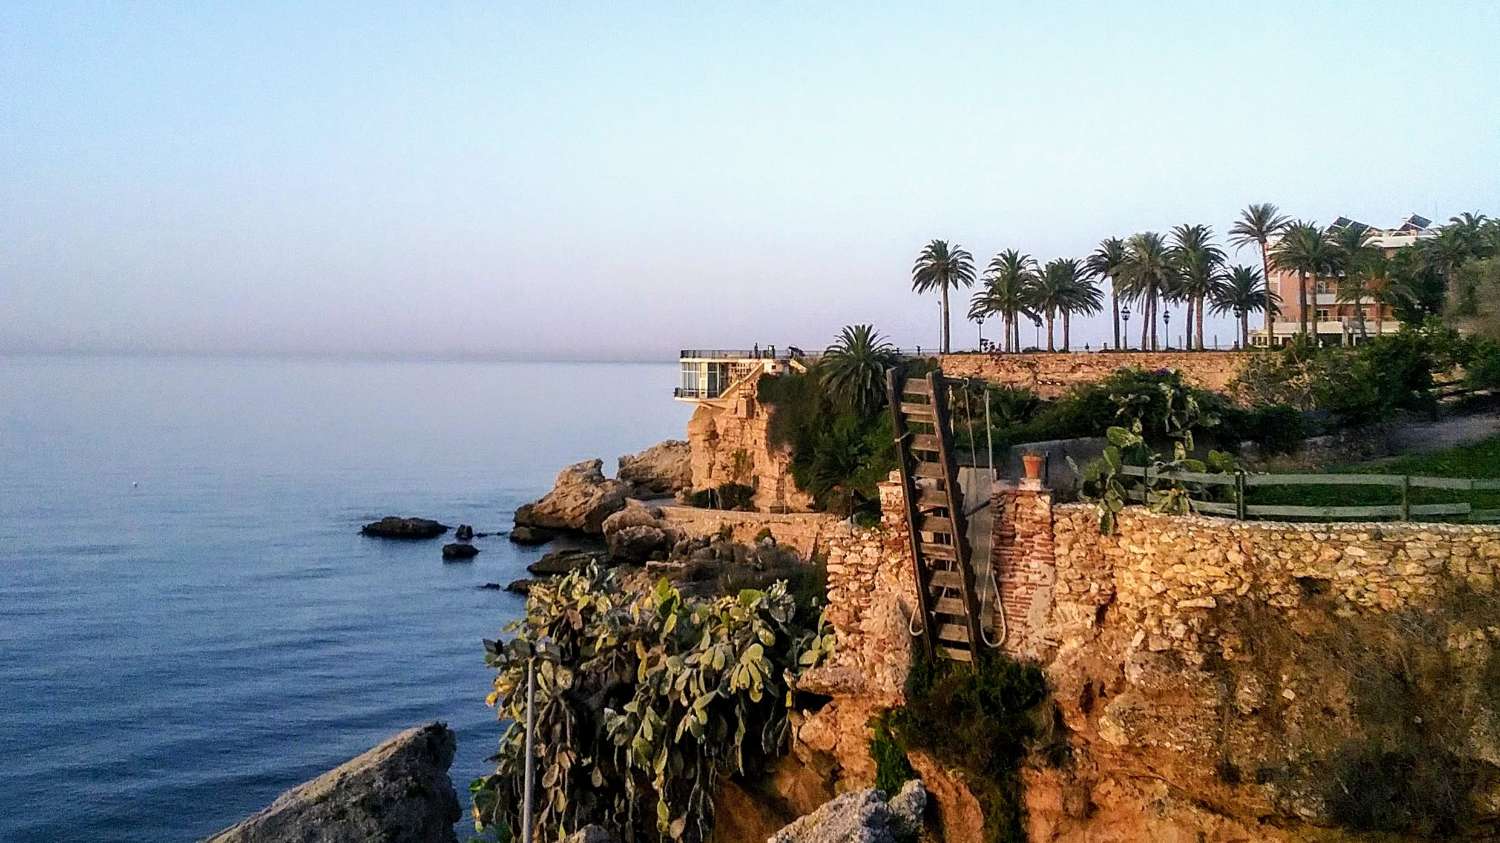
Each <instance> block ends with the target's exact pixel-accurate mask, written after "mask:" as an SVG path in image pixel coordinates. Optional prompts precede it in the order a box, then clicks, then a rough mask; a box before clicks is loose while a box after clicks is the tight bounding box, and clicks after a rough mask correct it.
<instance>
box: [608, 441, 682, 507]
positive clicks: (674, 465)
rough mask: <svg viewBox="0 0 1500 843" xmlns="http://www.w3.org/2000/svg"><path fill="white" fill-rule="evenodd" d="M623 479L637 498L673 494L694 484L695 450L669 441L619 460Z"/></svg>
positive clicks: (619, 474)
mask: <svg viewBox="0 0 1500 843" xmlns="http://www.w3.org/2000/svg"><path fill="white" fill-rule="evenodd" d="M617 476H618V477H619V478H620V480H622V481H624V482H626V483H629V484H630V486H631V488H632V490H633V491H634V492H635V493H636V494H637V495H673V494H676V493H677V492H679V491H681V490H683V489H686V488H688V487H689V486H691V485H693V463H692V451H691V449H690V448H689V447H688V443H686V442H684V441H682V440H680V439H668V440H667V441H665V442H658V443H657V444H655V445H652V446H651V447H649V448H647V449H646V450H644V451H641V452H640V453H638V454H627V455H625V456H623V457H620V470H619V472H618V474H617Z"/></svg>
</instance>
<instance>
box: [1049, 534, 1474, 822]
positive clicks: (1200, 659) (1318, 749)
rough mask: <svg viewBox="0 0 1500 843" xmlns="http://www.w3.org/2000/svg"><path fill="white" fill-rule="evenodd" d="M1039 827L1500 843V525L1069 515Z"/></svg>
mask: <svg viewBox="0 0 1500 843" xmlns="http://www.w3.org/2000/svg"><path fill="white" fill-rule="evenodd" d="M1054 530H1055V544H1056V546H1055V550H1054V555H1055V559H1056V562H1057V567H1056V573H1057V577H1056V583H1055V585H1054V588H1055V591H1056V598H1055V602H1054V604H1053V607H1052V611H1051V614H1050V618H1049V626H1048V627H1047V628H1045V629H1043V630H1041V631H1040V632H1039V634H1038V635H1037V636H1036V640H1039V641H1045V642H1050V644H1049V645H1047V646H1046V647H1045V649H1043V650H1042V651H1041V652H1039V653H1037V655H1039V656H1040V657H1041V659H1042V661H1043V664H1044V666H1045V671H1046V673H1047V676H1048V679H1049V682H1050V683H1051V685H1052V687H1053V691H1054V696H1055V699H1056V701H1057V703H1058V705H1059V706H1060V708H1061V709H1062V712H1063V715H1064V718H1065V721H1066V724H1067V726H1068V728H1069V730H1070V731H1071V744H1072V749H1073V761H1072V764H1071V765H1068V766H1065V767H1064V768H1062V769H1058V770H1042V769H1040V768H1038V769H1033V770H1029V771H1028V772H1027V778H1026V784H1027V791H1026V794H1027V805H1028V809H1029V814H1030V836H1031V839H1032V840H1035V841H1083V840H1090V841H1096V840H1144V839H1154V840H1177V839H1180V840H1226V841H1228V840H1245V841H1251V840H1344V839H1351V840H1352V839H1356V838H1361V839H1362V838H1363V835H1365V834H1367V833H1369V832H1386V833H1388V834H1390V835H1392V836H1391V837H1390V838H1387V839H1412V840H1419V839H1453V838H1462V837H1469V838H1473V839H1494V835H1495V834H1496V832H1497V822H1500V683H1497V682H1496V679H1497V678H1500V608H1497V606H1496V604H1495V601H1494V599H1493V588H1494V576H1495V567H1496V565H1497V564H1500V533H1497V531H1495V530H1494V529H1492V528H1473V527H1446V526H1435V525H1389V524H1388V525H1373V524H1365V525H1335V526H1332V527H1330V526H1329V525H1288V524H1281V525H1277V524H1240V523H1236V522H1228V521H1224V520H1222V519H1207V518H1195V517H1183V518H1170V517H1164V516H1155V515H1151V514H1149V513H1144V512H1136V511H1134V510H1132V511H1129V512H1127V513H1126V516H1125V518H1124V519H1123V520H1122V523H1121V526H1120V530H1119V534H1118V535H1116V536H1109V537H1101V536H1099V535H1098V528H1097V523H1096V521H1095V519H1094V514H1093V512H1092V510H1091V509H1090V508H1088V507H1058V508H1057V510H1056V513H1055V521H1054Z"/></svg>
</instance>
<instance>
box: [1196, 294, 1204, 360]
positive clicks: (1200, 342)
mask: <svg viewBox="0 0 1500 843" xmlns="http://www.w3.org/2000/svg"><path fill="white" fill-rule="evenodd" d="M1203 299H1204V296H1203V294H1202V293H1199V294H1198V309H1197V311H1195V312H1196V313H1197V315H1198V350H1199V351H1202V350H1203Z"/></svg>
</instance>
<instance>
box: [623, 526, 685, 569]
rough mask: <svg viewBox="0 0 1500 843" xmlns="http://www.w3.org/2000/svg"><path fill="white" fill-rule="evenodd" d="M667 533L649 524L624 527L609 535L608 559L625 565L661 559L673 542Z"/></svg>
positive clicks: (672, 538)
mask: <svg viewBox="0 0 1500 843" xmlns="http://www.w3.org/2000/svg"><path fill="white" fill-rule="evenodd" d="M675 538H676V537H675V536H673V535H672V534H671V533H669V532H668V531H666V530H664V529H662V528H661V527H655V526H652V525H650V524H642V525H639V526H635V527H626V528H624V529H621V530H616V531H614V532H612V533H610V534H609V558H610V559H612V560H613V561H615V562H618V563H622V564H627V565H639V564H641V563H643V562H645V561H647V560H648V559H662V558H665V557H666V555H667V551H668V550H670V549H671V547H672V544H673V542H674V540H675Z"/></svg>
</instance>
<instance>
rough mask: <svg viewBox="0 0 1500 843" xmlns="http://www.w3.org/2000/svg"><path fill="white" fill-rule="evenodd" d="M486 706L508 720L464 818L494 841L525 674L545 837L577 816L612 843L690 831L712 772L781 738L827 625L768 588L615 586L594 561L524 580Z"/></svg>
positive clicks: (509, 827) (502, 830)
mask: <svg viewBox="0 0 1500 843" xmlns="http://www.w3.org/2000/svg"><path fill="white" fill-rule="evenodd" d="M509 630H510V631H513V632H514V633H515V636H514V638H513V639H512V640H511V641H509V642H507V643H498V642H493V641H487V642H485V648H486V651H487V656H486V661H487V662H488V664H490V665H491V666H492V667H494V668H496V669H497V670H498V674H497V675H496V677H495V680H494V690H493V692H492V693H491V694H490V697H489V700H488V701H489V703H490V704H491V705H495V706H496V707H497V709H498V714H499V716H500V717H501V719H502V720H508V721H510V725H509V726H508V727H507V728H506V730H505V732H504V734H503V735H502V737H501V739H500V750H499V752H498V753H497V755H496V757H495V760H496V762H497V767H496V771H495V773H494V774H493V775H489V776H485V777H483V778H480V779H477V780H475V781H474V783H473V784H472V785H471V787H470V790H471V792H472V793H473V796H474V808H473V812H474V820H475V825H476V828H478V829H479V830H480V831H486V830H489V831H492V832H494V833H496V834H497V835H498V836H500V837H501V838H502V839H503V838H506V837H508V836H513V835H514V834H515V833H516V832H517V831H518V830H519V828H520V815H521V802H522V773H523V769H524V764H523V762H524V758H525V740H526V734H525V728H524V724H525V715H526V690H525V689H526V671H527V664H528V662H533V661H534V664H535V671H536V705H535V718H536V727H535V728H536V731H535V736H536V746H537V753H538V758H537V778H538V784H539V787H538V790H537V798H536V810H535V822H536V824H537V827H538V828H540V829H542V830H543V832H544V835H543V836H546V837H557V836H561V833H563V832H572V831H576V830H578V829H581V828H583V827H584V826H586V825H588V824H590V823H597V824H600V825H603V826H605V827H607V828H609V829H611V830H613V831H615V832H616V833H618V834H620V835H621V836H622V837H625V838H626V839H635V840H674V841H678V840H680V841H690V843H691V842H692V841H701V840H703V839H705V837H706V836H707V834H708V833H709V830H710V829H711V828H712V825H713V795H714V792H715V785H716V782H717V780H718V778H719V776H721V775H725V774H727V773H731V772H740V773H743V772H747V771H750V770H753V769H755V768H757V767H758V765H760V764H761V763H762V762H763V761H764V760H765V759H767V758H770V757H774V756H776V755H778V754H780V753H781V752H782V751H783V749H784V748H785V744H786V740H787V731H788V725H787V713H788V711H789V708H790V706H791V701H792V700H791V691H790V683H791V682H792V680H793V679H794V677H795V676H796V674H797V673H798V672H799V671H800V670H802V669H804V668H807V667H810V666H813V665H815V664H817V663H818V662H819V661H820V660H821V659H822V657H823V656H825V655H826V654H827V652H828V651H829V650H830V649H831V647H832V636H831V635H829V634H823V633H822V631H821V629H820V628H819V627H818V625H817V624H816V623H814V624H811V625H809V624H808V623H807V621H806V607H803V609H802V610H801V611H799V607H798V606H797V604H796V602H795V600H794V599H793V597H792V595H791V594H789V593H788V592H787V589H786V587H785V585H784V584H782V583H775V584H773V585H771V586H770V587H769V588H767V589H765V590H764V591H759V590H745V591H741V592H739V593H738V594H736V595H727V596H721V597H716V598H712V599H690V598H684V596H683V595H682V594H681V593H680V592H679V591H678V590H677V589H676V588H673V587H672V586H671V585H670V584H669V583H667V582H666V581H661V582H658V583H657V585H656V586H655V587H654V588H653V589H651V590H650V591H649V592H648V593H646V594H644V595H638V594H634V593H628V592H622V591H621V590H620V588H619V587H618V586H617V584H616V583H615V581H614V578H613V576H612V574H611V573H610V572H608V571H602V570H599V569H597V568H590V569H588V570H586V571H580V572H575V573H573V574H570V575H568V576H567V577H564V578H563V579H561V580H559V581H557V582H555V583H547V584H538V585H537V586H535V587H533V589H532V591H531V593H530V596H529V598H528V599H527V602H526V617H525V618H524V619H522V620H520V621H518V622H516V623H515V624H513V625H512V626H511V627H510V628H509Z"/></svg>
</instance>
